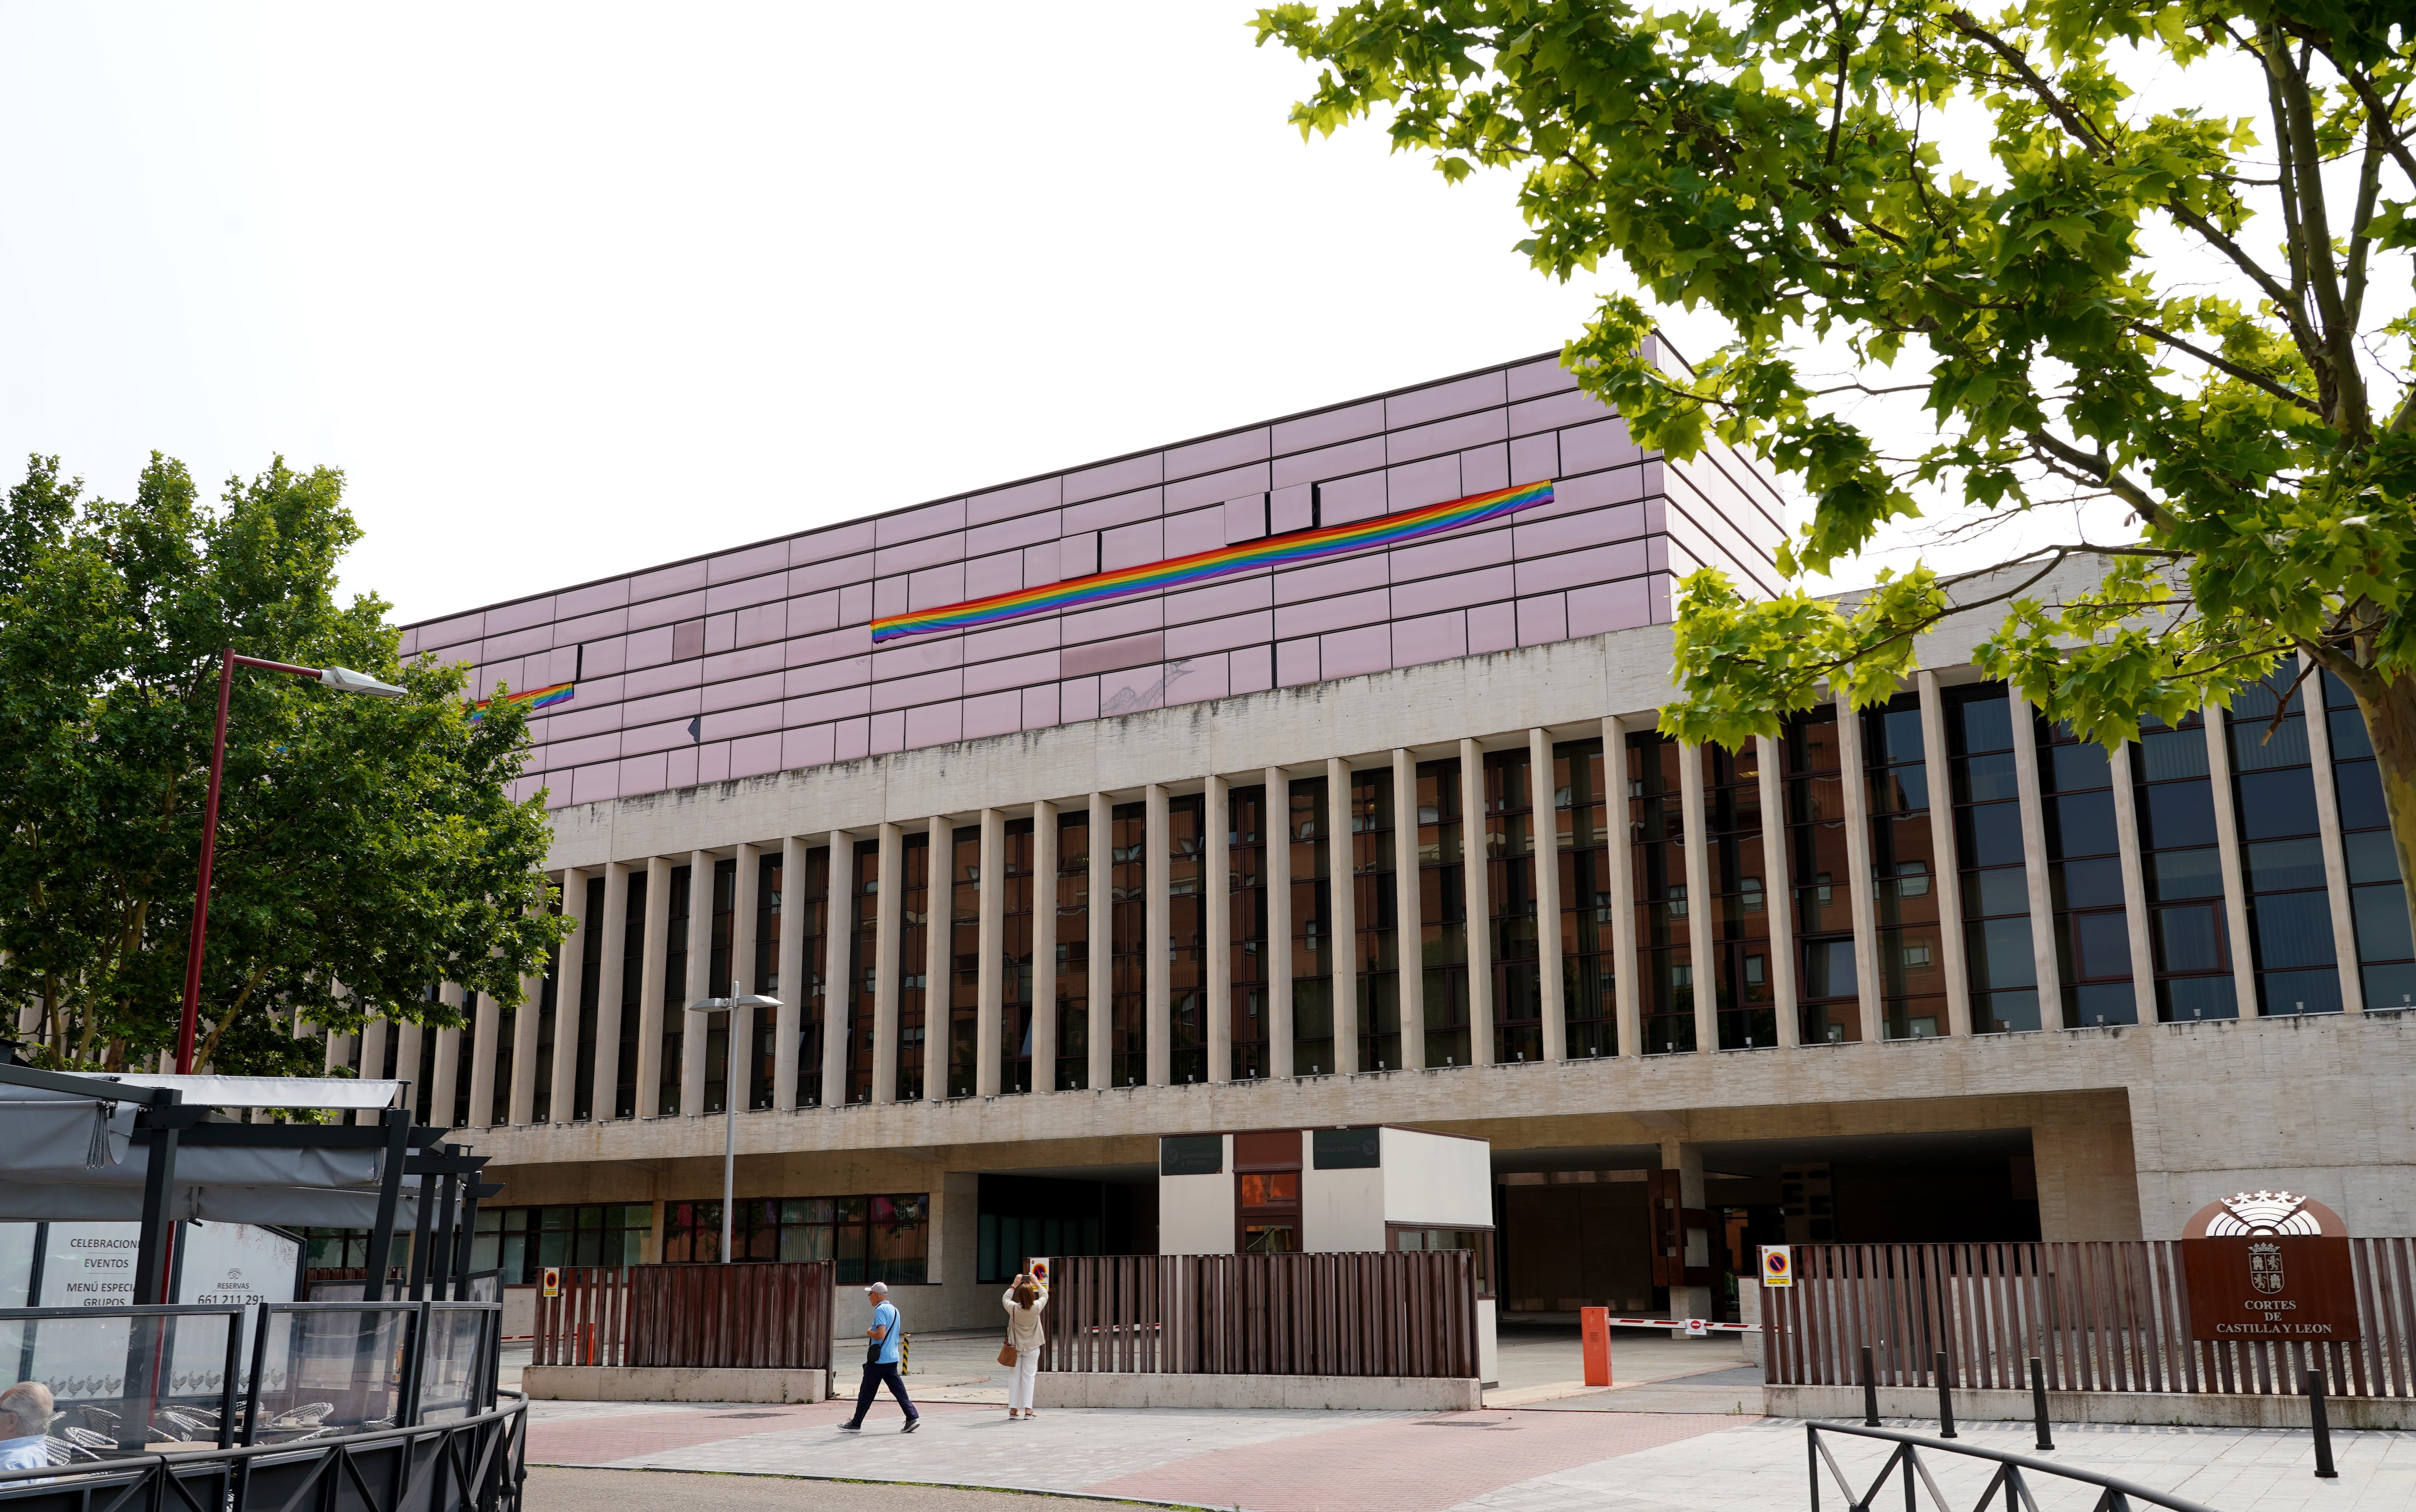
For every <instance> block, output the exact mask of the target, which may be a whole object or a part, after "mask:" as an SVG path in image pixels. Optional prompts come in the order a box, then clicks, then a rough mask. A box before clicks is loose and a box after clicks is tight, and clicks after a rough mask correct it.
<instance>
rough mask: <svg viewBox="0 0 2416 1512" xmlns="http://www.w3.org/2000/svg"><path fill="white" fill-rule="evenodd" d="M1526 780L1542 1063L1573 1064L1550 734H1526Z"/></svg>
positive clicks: (1557, 803) (1538, 731)
mask: <svg viewBox="0 0 2416 1512" xmlns="http://www.w3.org/2000/svg"><path fill="white" fill-rule="evenodd" d="M1527 777H1528V783H1527V786H1528V788H1529V791H1530V793H1531V794H1532V796H1531V797H1530V798H1529V800H1528V802H1529V803H1530V804H1531V805H1532V806H1533V809H1534V811H1535V813H1534V820H1533V823H1534V834H1535V974H1536V977H1537V978H1538V979H1539V984H1540V985H1541V986H1542V988H1543V1009H1544V1058H1545V1059H1546V1060H1566V1059H1568V1058H1569V1013H1568V983H1567V980H1566V978H1565V977H1564V976H1563V973H1562V970H1561V839H1560V836H1561V822H1560V821H1561V815H1560V787H1559V785H1558V784H1556V783H1554V782H1553V781H1552V734H1551V731H1549V730H1544V729H1531V730H1529V731H1528V732H1527Z"/></svg>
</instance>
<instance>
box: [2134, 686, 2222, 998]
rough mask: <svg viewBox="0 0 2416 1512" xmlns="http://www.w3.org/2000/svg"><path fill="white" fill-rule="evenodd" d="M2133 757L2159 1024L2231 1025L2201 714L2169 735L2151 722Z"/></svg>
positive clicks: (2217, 856) (2219, 874) (2170, 730)
mask: <svg viewBox="0 0 2416 1512" xmlns="http://www.w3.org/2000/svg"><path fill="white" fill-rule="evenodd" d="M2131 756H2132V759H2131V780H2132V783H2133V785H2134V787H2133V792H2134V794H2135V796H2136V799H2137V805H2138V814H2139V865H2140V869H2141V870H2142V871H2143V872H2145V873H2146V874H2147V891H2148V947H2149V951H2150V953H2151V954H2152V956H2153V958H2154V962H2155V968H2156V1019H2157V1021H2158V1022H2159V1023H2164V1024H2174V1023H2181V1022H2184V1021H2187V1020H2192V1019H2227V1018H2235V1017H2237V1016H2238V1015H2239V1012H2240V1008H2239V995H2238V992H2237V989H2236V988H2235V987H2234V986H2233V984H2232V976H2231V943H2230V939H2231V932H2230V927H2229V925H2228V923H2227V921H2226V919H2225V917H2224V906H2223V857H2222V852H2221V850H2220V849H2219V848H2218V846H2217V845H2216V843H2215V831H2214V782H2213V779H2212V777H2211V776H2210V775H2209V773H2208V767H2207V759H2206V723H2205V721H2204V719H2203V718H2202V717H2201V716H2200V715H2198V714H2197V713H2196V712H2192V713H2191V714H2190V715H2189V716H2188V717H2187V718H2185V719H2183V720H2182V723H2181V725H2180V726H2178V727H2173V728H2167V726H2164V725H2163V724H2162V723H2160V722H2158V721H2156V720H2153V719H2151V720H2149V721H2148V722H2147V724H2146V726H2145V727H2143V728H2142V729H2141V730H2140V731H2139V743H2138V744H2137V746H2135V747H2133V748H2132V753H2131Z"/></svg>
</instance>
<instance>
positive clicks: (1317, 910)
mask: <svg viewBox="0 0 2416 1512" xmlns="http://www.w3.org/2000/svg"><path fill="white" fill-rule="evenodd" d="M1332 828H1333V826H1332V825H1330V824H1329V823H1327V822H1326V806H1325V779H1324V778H1322V777H1305V778H1299V779H1296V780H1294V781H1293V783H1292V784H1291V816H1290V818H1289V820H1288V822H1287V825H1286V831H1287V833H1288V834H1289V835H1290V836H1291V930H1292V942H1291V943H1292V948H1291V1069H1292V1074H1293V1075H1295V1076H1317V1075H1322V1074H1325V1073H1328V1072H1331V1071H1332V1070H1334V904H1333V896H1334V895H1333V881H1332V877H1333V873H1332V871H1331V867H1332V864H1333V862H1332V859H1331V847H1330V846H1329V845H1328V844H1327V831H1330V830H1331V829H1332Z"/></svg>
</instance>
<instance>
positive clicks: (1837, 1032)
mask: <svg viewBox="0 0 2416 1512" xmlns="http://www.w3.org/2000/svg"><path fill="white" fill-rule="evenodd" d="M1843 751H1844V747H1843V746H1842V745H1841V744H1840V743H1839V741H1838V739H1837V710H1836V706H1835V705H1834V704H1831V705H1826V706H1823V707H1821V708H1819V709H1814V710H1811V711H1807V712H1805V713H1802V714H1799V715H1797V716H1796V717H1795V718H1793V719H1791V720H1789V721H1788V725H1787V741H1786V744H1785V746H1784V748H1783V754H1782V756H1781V761H1780V776H1781V777H1782V779H1783V780H1784V782H1785V783H1786V793H1787V864H1788V866H1789V878H1788V880H1789V886H1790V888H1791V889H1792V890H1793V891H1794V894H1795V932H1794V933H1795V949H1796V952H1797V957H1798V959H1799V960H1801V961H1802V963H1803V967H1804V968H1803V970H1802V971H1801V972H1800V973H1799V974H1798V993H1799V995H1800V996H1801V999H1802V1004H1803V1007H1802V1014H1803V1020H1804V1023H1803V1026H1802V1029H1801V1031H1800V1032H1801V1035H1802V1038H1803V1042H1804V1043H1805V1044H1807V1045H1817V1044H1841V1043H1847V1042H1850V1041H1853V1040H1860V1039H1862V1038H1863V1010H1862V998H1861V992H1862V986H1861V981H1862V979H1861V975H1860V973H1859V972H1858V970H1857V969H1856V967H1855V964H1854V897H1853V893H1854V887H1853V875H1854V872H1853V866H1852V864H1851V863H1850V861H1848V860H1847V849H1846V780H1845V757H1844V755H1843Z"/></svg>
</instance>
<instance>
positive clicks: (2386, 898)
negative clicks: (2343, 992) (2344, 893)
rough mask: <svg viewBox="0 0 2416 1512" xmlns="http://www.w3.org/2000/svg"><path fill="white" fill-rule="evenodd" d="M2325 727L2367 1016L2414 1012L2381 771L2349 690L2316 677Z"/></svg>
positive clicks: (2412, 951) (2412, 965) (2404, 910)
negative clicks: (2321, 691)
mask: <svg viewBox="0 0 2416 1512" xmlns="http://www.w3.org/2000/svg"><path fill="white" fill-rule="evenodd" d="M2322 679H2323V689H2324V728H2325V732H2326V733H2327V734H2329V735H2330V736H2331V737H2332V747H2333V793H2334V797H2335V800H2336V801H2337V803H2338V806H2339V812H2340V827H2341V848H2342V850H2343V852H2344V859H2345V860H2346V861H2348V909H2349V919H2350V921H2351V923H2352V924H2353V925H2354V926H2355V929H2356V932H2357V970H2358V977H2359V980H2360V981H2362V982H2363V985H2364V988H2365V1006H2366V1007H2367V1008H2368V1009H2370V1010H2371V1009H2397V1008H2410V1007H2416V938H2411V936H2410V932H2409V928H2408V894H2407V887H2406V885H2405V883H2404V882H2403V881H2402V879H2401V877H2400V876H2399V858H2398V854H2397V852H2396V850H2395V849H2394V847H2393V843H2392V838H2391V815H2390V812H2389V811H2388V810H2387V809H2385V808H2384V807H2383V802H2382V777H2381V769H2380V768H2378V766H2377V765H2376V764H2375V759H2374V744H2373V741H2372V740H2371V739H2370V738H2369V737H2368V735H2367V732H2366V728H2365V714H2364V711H2363V710H2361V709H2360V708H2359V707H2358V703H2357V696H2356V695H2355V694H2353V693H2351V692H2350V691H2349V689H2348V684H2347V683H2345V682H2343V681H2340V680H2339V679H2338V678H2335V677H2333V675H2332V674H2331V673H2329V672H2326V673H2324V674H2322Z"/></svg>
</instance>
